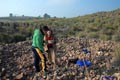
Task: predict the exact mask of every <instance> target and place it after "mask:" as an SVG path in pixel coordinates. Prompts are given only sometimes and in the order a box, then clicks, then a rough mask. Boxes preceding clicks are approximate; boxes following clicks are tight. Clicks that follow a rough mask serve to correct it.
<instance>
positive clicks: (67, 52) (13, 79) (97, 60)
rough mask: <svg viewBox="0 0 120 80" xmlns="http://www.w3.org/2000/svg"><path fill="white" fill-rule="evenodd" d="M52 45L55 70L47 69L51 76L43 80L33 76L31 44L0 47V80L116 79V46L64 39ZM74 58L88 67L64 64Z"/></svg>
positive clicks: (92, 40)
mask: <svg viewBox="0 0 120 80" xmlns="http://www.w3.org/2000/svg"><path fill="white" fill-rule="evenodd" d="M56 45H57V52H56V61H57V62H56V64H57V66H56V69H55V70H53V69H52V67H53V65H47V66H48V70H49V71H50V72H51V73H49V74H48V75H47V78H46V79H44V78H42V76H41V75H38V76H36V73H35V68H34V65H33V60H34V59H33V53H32V51H31V41H23V42H18V43H16V44H15V43H12V44H2V45H0V68H1V69H2V71H1V79H0V80H100V79H101V77H102V76H104V75H106V76H107V75H112V76H115V77H117V79H116V80H119V79H120V67H119V66H116V65H114V64H113V63H114V61H115V58H114V57H113V56H114V54H115V48H116V45H117V43H115V42H112V41H101V40H96V39H85V38H82V39H77V38H64V39H60V40H59V42H58V43H57V44H56ZM82 49H87V50H89V51H91V55H84V53H83V52H82ZM76 58H79V59H81V60H82V59H87V60H90V61H91V62H92V65H91V66H90V67H87V68H85V67H80V66H78V65H76V64H72V63H70V64H68V61H69V60H70V59H76ZM39 74H40V73H39ZM118 78H119V79H118Z"/></svg>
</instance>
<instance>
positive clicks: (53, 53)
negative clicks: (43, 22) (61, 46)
mask: <svg viewBox="0 0 120 80" xmlns="http://www.w3.org/2000/svg"><path fill="white" fill-rule="evenodd" d="M51 61H52V63H54V64H55V63H56V60H55V51H54V49H53V48H51Z"/></svg>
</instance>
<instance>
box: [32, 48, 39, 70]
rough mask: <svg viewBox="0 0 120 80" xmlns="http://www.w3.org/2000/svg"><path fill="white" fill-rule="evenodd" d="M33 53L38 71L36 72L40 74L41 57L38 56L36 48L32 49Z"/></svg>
mask: <svg viewBox="0 0 120 80" xmlns="http://www.w3.org/2000/svg"><path fill="white" fill-rule="evenodd" d="M32 51H33V53H34V54H33V55H34V65H35V69H36V72H39V71H40V67H39V62H40V57H39V55H38V54H37V52H36V50H35V49H34V48H32Z"/></svg>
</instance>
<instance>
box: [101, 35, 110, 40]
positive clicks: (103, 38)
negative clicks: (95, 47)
mask: <svg viewBox="0 0 120 80" xmlns="http://www.w3.org/2000/svg"><path fill="white" fill-rule="evenodd" d="M100 39H101V40H110V39H111V37H110V36H108V35H105V34H101V35H100Z"/></svg>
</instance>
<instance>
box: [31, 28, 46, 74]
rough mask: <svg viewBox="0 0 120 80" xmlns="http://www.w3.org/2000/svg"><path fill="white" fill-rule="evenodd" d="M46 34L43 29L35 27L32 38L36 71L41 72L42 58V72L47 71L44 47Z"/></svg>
mask: <svg viewBox="0 0 120 80" xmlns="http://www.w3.org/2000/svg"><path fill="white" fill-rule="evenodd" d="M43 39H44V34H43V32H42V30H41V29H40V30H39V29H35V31H34V34H33V39H32V51H33V53H34V65H35V69H36V72H40V66H39V62H40V60H41V68H42V72H43V73H44V72H46V56H45V52H44V48H43Z"/></svg>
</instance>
